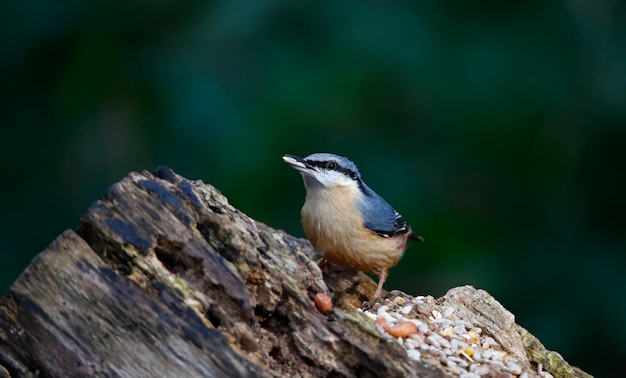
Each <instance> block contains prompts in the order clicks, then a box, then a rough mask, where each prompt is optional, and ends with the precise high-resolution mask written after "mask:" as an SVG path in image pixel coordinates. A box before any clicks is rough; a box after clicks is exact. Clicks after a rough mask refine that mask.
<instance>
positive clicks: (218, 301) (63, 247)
mask: <svg viewBox="0 0 626 378" xmlns="http://www.w3.org/2000/svg"><path fill="white" fill-rule="evenodd" d="M318 257H319V256H317V254H316V252H315V251H314V250H313V249H312V247H311V245H310V244H309V243H308V241H306V240H303V239H298V238H295V237H293V236H291V235H289V234H287V233H285V232H283V231H280V230H274V229H272V228H270V227H268V226H266V225H264V224H262V223H259V222H256V221H254V220H252V219H250V218H249V217H247V216H246V215H245V214H243V213H242V212H240V211H239V210H237V209H235V208H233V207H232V206H231V205H230V204H228V201H227V199H226V198H225V197H224V196H223V195H222V194H221V193H220V192H219V191H217V190H216V189H215V188H213V187H212V186H210V185H205V184H203V183H202V182H201V181H189V180H187V179H185V178H183V177H181V176H179V175H176V174H175V173H174V172H173V171H171V170H170V169H168V168H165V167H160V168H157V170H155V172H154V173H149V172H141V173H131V174H130V175H128V176H127V177H126V178H124V179H123V180H122V181H120V182H119V183H116V184H115V185H113V186H112V187H111V188H110V189H109V190H108V192H107V193H106V194H105V196H104V197H103V198H102V199H100V200H99V201H97V202H96V203H94V204H93V205H92V206H91V207H90V208H89V210H88V211H87V212H86V213H85V215H84V216H83V217H82V219H81V222H80V224H79V226H78V227H77V228H76V230H67V231H65V232H64V233H63V234H62V235H60V236H59V237H58V238H57V239H56V240H54V242H53V243H52V244H51V245H50V246H49V247H48V248H47V249H46V250H44V251H43V252H42V253H40V254H39V255H38V256H37V257H36V258H35V259H34V260H33V261H32V263H31V264H30V265H29V266H28V268H27V269H26V270H25V271H24V272H23V273H22V275H21V276H20V277H19V278H18V279H17V280H16V282H15V283H14V284H13V285H12V287H11V289H10V290H9V292H8V293H7V295H6V296H4V297H3V298H2V299H0V377H5V376H6V377H9V376H10V377H36V376H43V377H72V376H75V377H78V376H104V377H157V376H159V377H163V376H169V377H183V376H184V377H196V376H197V377H212V376H217V377H220V376H225V377H226V376H228V377H234V376H239V377H258V376H268V377H271V376H279V377H282V376H338V377H341V376H346V377H367V376H386V377H405V376H420V377H444V376H450V373H449V372H447V371H446V370H445V369H443V368H442V367H441V366H438V365H437V362H436V361H429V362H428V363H427V362H424V361H416V360H412V359H409V358H407V355H406V351H405V350H404V349H403V348H402V347H401V346H400V345H398V343H396V342H394V341H392V340H391V341H390V340H389V338H388V337H385V336H384V335H382V334H381V333H380V332H379V330H377V329H376V327H375V325H374V322H373V320H372V319H370V318H368V317H367V316H366V315H364V314H363V313H362V312H357V311H355V309H356V308H358V307H360V306H361V304H362V303H363V301H365V300H367V298H368V297H370V296H371V295H372V293H373V291H374V290H375V284H374V282H373V281H372V280H371V279H370V278H368V277H367V276H366V275H364V274H362V273H358V272H354V271H351V270H349V269H343V268H341V267H337V266H331V267H329V268H327V270H326V271H325V272H324V273H322V272H321V271H320V269H319V268H318V266H317V265H316V264H315V263H314V262H313V261H315V260H316V258H318ZM319 292H322V293H327V294H329V295H330V296H331V297H332V299H333V304H334V309H333V311H331V312H330V313H328V314H327V315H322V314H320V313H319V312H318V311H317V310H316V308H315V306H314V304H313V302H312V298H313V296H314V295H315V294H316V293H319ZM437 301H439V302H442V301H444V302H445V301H447V303H449V304H452V305H454V306H456V308H458V309H461V310H460V311H465V312H466V313H467V316H468V317H478V319H479V320H480V321H481V322H482V323H481V326H483V327H484V328H485V329H487V330H490V332H492V333H493V334H494V335H496V337H500V340H499V341H500V342H501V343H502V344H503V345H507V347H508V348H509V349H510V350H511V352H512V353H515V355H516V356H519V358H521V359H526V361H527V363H528V364H532V363H537V362H540V361H539V360H541V361H544V362H541V363H543V364H544V365H545V366H547V365H546V362H547V361H548V360H549V358H552V359H553V360H554V361H556V362H555V367H554V371H558V369H564V370H563V371H564V373H563V375H556V376H576V374H578V375H581V374H584V373H582V372H579V371H578V370H572V369H574V368H571V367H569V365H567V363H565V362H564V361H562V359H559V358H560V356H558V354H556V355H557V356H558V358H557V357H555V356H554V355H553V354H550V353H554V352H548V351H546V350H545V348H543V346H542V345H541V343H540V342H539V341H538V340H537V339H536V338H534V337H533V336H532V335H530V334H529V333H528V332H526V331H525V330H524V329H523V328H521V327H519V326H518V325H516V324H515V322H514V318H513V315H512V314H510V313H509V312H508V311H506V310H505V309H504V308H503V307H502V306H501V305H500V304H499V303H498V302H497V301H495V299H493V298H492V297H491V296H489V295H488V294H487V293H486V292H484V291H482V290H475V289H473V288H470V287H465V288H457V289H455V290H451V291H450V292H449V293H448V294H447V295H446V296H445V297H443V298H440V299H437ZM433 302H434V301H433ZM477 304H479V305H477ZM427 306H428V303H427V304H426V305H425V307H424V308H422V309H420V310H419V311H423V312H424V313H425V314H427V313H428V311H429V308H428V307H427ZM542 359H543V360H542ZM568 369H569V370H568ZM572 371H574V372H575V373H571V372H572ZM570 373H571V374H574V375H568V374H570Z"/></svg>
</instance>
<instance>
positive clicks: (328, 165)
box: [307, 160, 358, 180]
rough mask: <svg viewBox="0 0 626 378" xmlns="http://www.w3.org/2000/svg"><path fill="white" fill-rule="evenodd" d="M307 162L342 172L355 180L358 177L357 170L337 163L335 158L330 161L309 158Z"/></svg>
mask: <svg viewBox="0 0 626 378" xmlns="http://www.w3.org/2000/svg"><path fill="white" fill-rule="evenodd" d="M307 163H309V164H310V165H312V166H314V167H318V168H325V169H329V170H333V171H337V172H341V173H343V174H344V175H346V176H348V177H350V178H351V179H353V180H356V178H357V177H358V175H357V174H356V172H355V171H353V170H351V169H349V168H343V167H342V166H340V165H339V164H337V162H336V161H334V160H330V161H317V160H307Z"/></svg>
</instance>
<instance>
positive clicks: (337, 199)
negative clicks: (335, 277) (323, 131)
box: [283, 153, 424, 304]
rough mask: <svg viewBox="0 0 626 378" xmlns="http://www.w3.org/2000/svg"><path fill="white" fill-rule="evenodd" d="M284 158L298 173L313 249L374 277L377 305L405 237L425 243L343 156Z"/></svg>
mask: <svg viewBox="0 0 626 378" xmlns="http://www.w3.org/2000/svg"><path fill="white" fill-rule="evenodd" d="M283 160H284V161H285V163H287V164H289V165H290V166H291V167H292V168H294V169H296V170H298V171H300V173H302V178H303V179H304V186H305V188H306V200H305V202H304V206H303V207H302V212H301V215H302V226H303V228H304V233H305V234H306V236H307V238H308V239H309V241H310V242H311V244H313V247H314V248H315V249H316V250H317V251H318V252H319V253H321V254H322V256H323V257H322V259H321V260H320V261H319V266H320V268H321V269H323V268H324V267H325V266H326V263H327V261H330V262H332V263H335V264H339V265H343V266H346V267H349V268H353V269H357V270H360V271H363V272H370V273H374V274H377V275H378V287H377V288H376V293H375V294H374V297H373V298H372V301H370V304H371V303H372V302H373V301H375V300H376V299H377V298H378V297H379V295H380V292H381V290H382V287H383V283H384V282H385V280H386V279H387V274H388V270H389V268H391V267H393V266H395V265H396V264H397V263H398V261H399V260H400V258H401V257H402V255H403V254H404V250H405V249H406V243H407V239H408V238H411V239H414V240H417V241H423V240H424V239H422V237H421V236H419V235H417V234H415V233H413V231H411V228H410V227H408V226H407V224H406V222H405V221H404V218H402V216H401V215H400V214H399V213H398V212H397V211H395V210H394V209H393V208H392V207H391V205H389V204H388V203H387V202H385V200H384V199H382V198H381V197H380V196H379V195H378V194H376V193H375V192H374V191H373V190H372V189H370V188H369V187H368V186H367V185H365V183H364V182H363V180H362V179H361V175H360V174H359V171H358V170H357V168H356V165H354V163H353V162H351V161H350V160H348V159H346V158H345V157H341V156H337V155H333V154H327V153H316V154H312V155H309V156H307V157H306V158H304V159H303V158H300V157H297V156H293V155H284V156H283Z"/></svg>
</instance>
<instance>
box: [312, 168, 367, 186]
mask: <svg viewBox="0 0 626 378" xmlns="http://www.w3.org/2000/svg"><path fill="white" fill-rule="evenodd" d="M317 179H318V180H319V181H320V182H321V183H322V185H324V186H326V187H329V186H354V187H357V186H358V185H357V183H356V182H355V181H354V180H352V179H351V178H350V177H348V176H346V175H344V174H343V173H340V172H337V171H326V172H324V173H322V174H320V175H319V176H318V177H317Z"/></svg>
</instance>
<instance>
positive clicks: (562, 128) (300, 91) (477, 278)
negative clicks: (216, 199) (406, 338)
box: [0, 0, 626, 376]
mask: <svg viewBox="0 0 626 378" xmlns="http://www.w3.org/2000/svg"><path fill="white" fill-rule="evenodd" d="M0 28H1V29H0V30H1V33H0V36H1V41H0V42H1V43H0V75H1V89H0V101H1V105H0V106H1V110H2V112H1V114H0V121H1V123H2V131H1V135H0V138H1V139H0V141H1V143H2V149H0V151H1V152H0V153H1V155H0V164H1V168H2V176H3V178H2V185H1V186H0V188H1V189H0V190H1V192H0V193H1V199H2V212H1V218H0V248H1V250H0V291H1V292H5V291H6V290H7V289H8V287H9V285H10V284H11V282H12V281H13V280H14V279H15V278H16V277H17V276H18V275H19V273H20V272H21V271H22V270H23V269H24V268H25V267H26V265H27V264H28V263H29V261H30V260H31V259H32V258H33V257H34V256H35V255H36V254H37V253H38V252H39V251H41V250H42V249H44V248H45V247H46V245H47V244H48V243H50V242H51V241H52V240H53V239H54V238H55V237H56V236H57V235H58V234H60V233H61V232H62V231H63V230H64V229H67V228H71V227H74V226H75V225H77V223H78V221H79V218H80V216H81V214H82V213H83V212H84V211H85V210H86V208H87V207H88V206H89V205H90V204H91V203H92V202H94V201H95V200H97V199H98V198H99V197H100V196H101V195H102V194H103V193H104V192H105V191H106V189H107V187H108V186H109V185H111V184H113V183H114V182H116V181H118V180H120V179H121V178H122V177H124V176H125V175H126V174H127V173H128V172H130V171H132V170H144V169H147V170H152V169H153V168H155V167H156V166H157V165H159V164H164V165H167V166H169V167H171V168H173V169H174V170H175V171H177V172H178V173H180V174H182V175H184V176H186V177H188V178H192V179H202V180H204V181H205V182H207V183H210V184H213V185H215V186H216V187H217V188H218V189H220V190H221V191H222V192H223V193H224V194H225V195H226V196H228V198H229V199H230V201H231V203H232V204H233V205H234V206H236V207H238V208H239V209H241V210H243V211H244V212H246V213H247V214H248V215H250V216H252V217H254V218H255V219H258V220H260V221H262V222H265V223H267V224H269V225H270V226H273V227H276V228H282V229H285V230H287V231H289V232H290V233H293V234H295V235H299V236H303V235H304V234H303V232H302V230H301V227H300V223H299V212H300V206H301V204H302V202H303V200H304V188H303V185H302V182H301V179H300V177H299V175H298V174H297V173H296V172H295V171H293V170H292V169H290V168H289V167H287V166H286V165H285V164H284V163H283V162H282V161H281V159H280V157H281V155H282V154H284V153H291V154H297V155H301V156H302V155H308V154H310V153H313V152H322V151H325V152H334V153H337V154H340V155H344V156H347V157H349V158H350V159H352V160H353V161H355V162H356V163H357V165H358V166H359V168H360V170H361V173H362V175H363V177H364V179H365V180H366V182H367V183H368V184H369V186H371V187H372V188H373V189H374V190H376V191H377V192H378V193H379V194H381V195H382V196H383V197H384V198H386V199H387V200H388V201H389V202H390V203H391V204H392V205H393V206H394V207H395V208H396V209H397V210H398V211H400V212H401V213H402V214H403V215H404V217H405V218H406V219H407V221H408V222H409V223H410V224H412V225H413V228H414V229H416V230H417V231H418V232H419V233H420V234H421V235H423V236H424V237H425V239H426V243H423V244H421V245H415V244H414V245H412V246H411V247H410V248H409V250H408V252H407V254H406V255H405V257H404V259H403V260H402V261H401V263H400V264H399V265H398V266H397V267H396V268H394V269H393V270H392V271H391V276H390V279H389V281H388V283H387V284H386V286H385V287H386V288H387V289H388V290H390V289H394V288H397V289H401V290H404V291H407V292H409V293H411V294H414V295H418V294H430V295H434V296H440V295H442V294H444V293H445V292H446V290H447V289H449V288H451V287H454V286H458V285H464V284H471V285H474V286H477V287H480V288H484V289H486V290H488V291H489V292H490V293H491V294H493V295H494V296H495V297H496V298H497V299H498V300H499V301H501V302H502V303H503V304H504V306H506V307H507V308H508V309H510V310H511V311H512V312H513V313H514V314H515V315H516V319H517V321H518V322H519V323H520V324H521V325H522V326H524V327H526V328H528V329H529V330H530V331H531V332H532V333H534V334H535V335H537V336H538V337H539V338H540V339H541V340H542V342H544V343H545V345H546V346H547V347H548V348H550V349H554V350H557V351H559V352H560V353H561V354H562V355H563V356H564V357H565V358H566V360H568V361H570V362H571V363H573V364H576V365H579V366H580V367H582V368H583V369H584V370H586V371H588V372H590V373H592V374H596V375H599V376H615V375H618V374H622V375H624V374H626V371H625V369H624V367H623V366H624V365H623V360H624V358H626V347H625V346H624V345H625V341H624V340H626V327H625V326H624V321H625V320H626V290H625V288H626V280H625V273H626V254H625V252H626V238H625V236H626V232H625V230H626V217H625V216H624V214H625V211H626V201H625V199H624V195H625V193H626V190H625V189H626V188H625V185H624V183H625V180H626V179H625V177H626V158H625V156H626V152H625V149H626V128H625V125H626V5H625V4H624V2H620V1H602V0H598V1H593V2H584V1H574V0H571V1H556V0H552V1H549V0H543V1H521V2H511V3H507V2H498V1H475V2H453V1H439V2H423V4H421V5H411V4H409V3H407V2H398V1H390V2H372V1H326V2H324V1H318V2H311V4H309V5H302V4H295V3H293V2H291V1H251V2H241V1H222V2H210V3H205V2H197V1H165V0H157V1H141V0H136V1H119V2H116V1H67V0H66V1H64V0H57V1H47V0H35V1H30V2H22V1H3V2H2V3H1V5H0Z"/></svg>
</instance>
